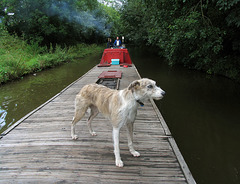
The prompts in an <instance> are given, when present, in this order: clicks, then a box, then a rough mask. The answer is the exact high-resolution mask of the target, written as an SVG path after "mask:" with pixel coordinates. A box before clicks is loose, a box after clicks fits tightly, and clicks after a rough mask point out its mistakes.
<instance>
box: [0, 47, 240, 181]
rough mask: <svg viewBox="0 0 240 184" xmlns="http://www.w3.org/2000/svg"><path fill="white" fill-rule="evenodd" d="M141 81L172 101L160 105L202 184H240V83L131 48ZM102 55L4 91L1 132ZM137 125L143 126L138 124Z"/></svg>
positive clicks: (32, 77)
mask: <svg viewBox="0 0 240 184" xmlns="http://www.w3.org/2000/svg"><path fill="white" fill-rule="evenodd" d="M129 52H130V55H131V58H132V60H133V62H134V64H135V65H136V67H137V68H138V70H139V73H140V75H141V77H148V78H152V79H154V80H156V81H157V84H158V85H160V87H161V88H162V89H164V90H165V91H166V96H165V97H164V98H163V100H161V101H157V102H156V104H157V106H158V108H159V109H160V111H161V112H162V114H163V117H164V118H165V121H166V122H167V124H168V126H169V128H170V131H171V133H172V134H173V136H174V138H175V140H176V142H177V144H178V146H179V149H180V151H181V153H182V154H183V156H184V158H185V160H186V162H187V164H188V166H189V168H190V170H191V172H192V174H193V176H194V178H195V180H196V182H197V183H199V184H208V183H209V184H213V183H214V184H215V183H217V184H226V183H227V184H238V183H240V173H239V172H240V143H239V141H240V84H238V83H235V82H233V81H231V80H229V79H226V78H224V77H219V76H209V75H206V74H204V73H201V72H198V71H193V70H188V69H186V68H183V67H180V66H175V67H173V68H171V67H169V66H168V65H167V64H166V63H165V62H164V60H163V59H161V58H159V57H158V56H156V55H154V54H152V53H151V52H149V51H146V50H144V51H143V50H141V51H140V50H139V49H129ZM100 58H101V55H98V54H96V55H92V56H89V57H87V58H85V59H81V61H79V62H74V63H68V64H64V65H62V66H59V67H57V68H55V69H50V70H47V71H43V72H40V73H36V74H35V75H30V76H27V77H24V78H23V79H21V80H18V81H15V82H11V83H9V84H6V85H2V86H0V128H1V132H3V131H4V130H5V129H7V128H8V127H9V126H11V125H12V124H13V123H15V122H16V121H17V120H19V119H20V118H21V117H23V116H24V115H26V114H27V113H29V112H30V111H32V110H33V109H35V108H36V107H38V106H39V105H41V104H42V103H44V102H45V101H47V100H48V99H50V98H51V97H53V96H54V95H56V94H57V93H59V92H60V91H61V90H62V89H63V88H65V87H66V86H68V85H69V84H70V83H72V82H73V81H74V80H76V79H77V78H79V77H80V76H82V75H83V74H84V73H86V72H87V71H88V70H89V69H90V68H92V67H93V66H95V65H96V64H97V63H99V61H100ZM136 126H137V125H136Z"/></svg>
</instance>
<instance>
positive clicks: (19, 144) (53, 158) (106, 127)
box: [0, 65, 195, 184]
mask: <svg viewBox="0 0 240 184" xmlns="http://www.w3.org/2000/svg"><path fill="white" fill-rule="evenodd" d="M112 69H114V70H121V71H122V72H123V75H122V79H121V82H120V86H119V87H120V89H123V88H125V87H127V86H128V85H129V84H130V82H132V81H133V80H136V79H138V78H140V75H139V74H138V72H137V70H136V68H135V66H134V65H133V67H129V68H122V67H119V66H113V67H111V70H112ZM107 70H110V68H103V67H101V68H98V67H94V68H93V69H91V70H90V71H89V72H88V73H86V74H85V75H84V76H82V77H81V78H79V79H78V80H77V81H75V82H73V83H72V84H70V85H69V86H68V87H67V88H65V89H64V90H62V91H61V92H60V93H59V94H57V95H56V96H54V97H53V98H51V99H50V100H48V101H47V102H46V103H44V104H43V105H41V106H40V107H39V108H37V109H35V110H34V111H32V112H31V113H29V114H28V115H26V116H25V117H23V118H22V119H21V120H20V121H18V122H17V125H14V126H13V127H11V128H10V129H9V130H7V131H5V132H4V134H3V135H2V138H1V140H0V183H58V182H62V183H164V184H166V183H194V182H195V181H194V179H193V177H192V176H191V173H190V171H189V169H188V167H187V165H186V163H185V161H184V159H183V157H182V156H181V153H180V151H179V150H178V148H177V145H176V143H175V141H174V139H173V137H172V135H171V133H170V131H169V130H168V127H167V124H166V122H165V121H164V119H163V118H162V116H161V113H160V112H159V111H158V109H157V107H156V105H155V103H154V102H153V101H152V100H150V101H148V102H146V103H145V106H144V107H140V108H139V110H138V115H137V117H136V121H135V125H134V126H135V131H134V145H135V147H136V149H137V150H138V151H139V152H140V153H141V157H139V158H134V157H132V156H131V154H130V153H129V151H128V147H127V138H126V137H127V136H126V129H125V127H123V128H122V130H121V135H120V150H121V157H122V159H123V161H124V164H125V167H124V168H117V167H116V166H115V164H114V154H113V146H112V144H113V143H112V133H111V131H112V127H111V124H110V122H109V121H108V120H106V119H105V118H104V117H103V116H102V115H98V116H97V117H96V118H95V119H94V121H93V128H94V130H95V131H96V132H97V134H98V136H97V137H92V136H91V135H90V134H89V132H88V128H87V124H86V120H87V118H88V116H87V115H85V116H84V118H83V119H82V120H81V121H80V122H79V123H78V124H77V126H76V131H77V134H78V135H79V140H77V141H73V140H72V139H71V137H70V124H71V120H72V117H73V115H74V99H75V96H76V94H77V93H78V92H79V90H80V89H81V88H82V87H83V86H84V85H85V84H89V83H94V82H96V81H97V76H98V75H99V74H100V73H101V72H103V71H107Z"/></svg>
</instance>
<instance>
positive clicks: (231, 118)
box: [130, 51, 240, 184]
mask: <svg viewBox="0 0 240 184" xmlns="http://www.w3.org/2000/svg"><path fill="white" fill-rule="evenodd" d="M130 53H131V54H132V56H133V60H134V62H136V63H135V64H136V65H137V68H138V70H139V73H140V74H141V76H142V77H149V78H152V79H154V80H156V81H157V83H158V84H159V85H160V86H161V88H162V89H164V90H165V91H166V92H167V95H166V96H165V97H164V98H163V100H161V101H156V104H157V106H158V107H159V109H160V110H161V112H162V114H163V116H164V119H165V120H166V122H167V124H168V126H169V128H170V131H171V132H172V134H173V136H174V138H175V140H176V142H177V144H178V146H179V148H180V150H181V153H182V154H183V156H184V158H185V160H186V162H187V164H188V166H189V167H190V170H191V172H192V174H193V176H194V178H195V179H196V181H197V183H199V184H206V183H211V184H212V183H218V184H225V183H229V184H238V183H240V159H239V155H240V146H239V140H240V121H239V119H240V113H239V110H240V85H239V84H238V83H234V82H233V81H231V80H229V79H226V78H224V77H219V76H207V75H206V74H204V73H201V72H196V71H191V70H187V69H185V68H183V67H178V66H176V67H173V68H169V67H168V66H167V65H166V64H165V63H164V62H163V60H162V59H161V58H158V57H154V56H153V55H147V54H146V52H144V54H142V53H139V52H134V51H132V52H130Z"/></svg>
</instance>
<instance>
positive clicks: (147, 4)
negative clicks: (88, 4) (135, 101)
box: [121, 0, 240, 79]
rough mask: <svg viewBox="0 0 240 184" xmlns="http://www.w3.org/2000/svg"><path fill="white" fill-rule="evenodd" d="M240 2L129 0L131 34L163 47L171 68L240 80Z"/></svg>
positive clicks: (126, 17) (124, 10)
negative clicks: (176, 67)
mask: <svg viewBox="0 0 240 184" xmlns="http://www.w3.org/2000/svg"><path fill="white" fill-rule="evenodd" d="M239 2H240V0H229V1H224V0H209V1H203V0H193V1H188V0H182V1H177V0H128V1H125V3H124V5H123V8H122V13H121V14H122V19H123V22H125V24H124V30H125V34H127V36H128V37H129V38H131V39H132V41H133V42H134V43H141V44H147V45H150V46H154V47H157V48H159V53H161V54H162V55H163V56H164V57H166V58H167V59H168V61H169V63H170V64H171V65H173V64H176V63H181V64H183V65H185V66H186V67H189V68H194V69H198V70H204V71H206V72H208V73H210V74H212V73H218V74H223V75H225V76H228V77H231V78H235V79H237V78H239V74H240V64H239V53H240V52H239V51H240V49H239V48H240V46H239V43H240V40H239V39H240V37H239V35H240V29H239V27H240V18H239V16H238V14H239V12H240V6H239V4H240V3H239Z"/></svg>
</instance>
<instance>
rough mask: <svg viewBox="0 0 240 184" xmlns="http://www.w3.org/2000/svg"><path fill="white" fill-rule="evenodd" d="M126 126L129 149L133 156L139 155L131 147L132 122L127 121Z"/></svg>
mask: <svg viewBox="0 0 240 184" xmlns="http://www.w3.org/2000/svg"><path fill="white" fill-rule="evenodd" d="M126 127H127V138H128V147H129V151H130V153H131V154H132V155H133V156H134V157H140V153H138V152H137V151H135V149H134V148H133V123H132V122H128V123H127V126H126Z"/></svg>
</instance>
